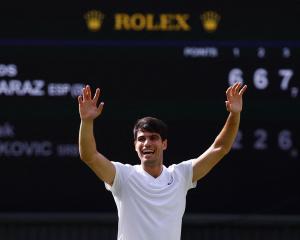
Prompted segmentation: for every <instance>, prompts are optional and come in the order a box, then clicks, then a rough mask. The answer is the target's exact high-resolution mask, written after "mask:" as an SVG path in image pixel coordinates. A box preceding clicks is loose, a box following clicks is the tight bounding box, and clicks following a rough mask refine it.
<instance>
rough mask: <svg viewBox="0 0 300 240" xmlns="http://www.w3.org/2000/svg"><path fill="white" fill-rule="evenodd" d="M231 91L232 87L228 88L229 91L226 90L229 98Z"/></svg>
mask: <svg viewBox="0 0 300 240" xmlns="http://www.w3.org/2000/svg"><path fill="white" fill-rule="evenodd" d="M231 89H232V86H231V87H229V88H227V90H226V95H227V97H229V96H230V92H231Z"/></svg>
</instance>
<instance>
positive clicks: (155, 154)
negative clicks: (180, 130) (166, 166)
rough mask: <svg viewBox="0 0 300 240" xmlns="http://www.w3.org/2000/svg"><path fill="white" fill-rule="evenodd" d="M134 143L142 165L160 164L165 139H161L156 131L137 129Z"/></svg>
mask: <svg viewBox="0 0 300 240" xmlns="http://www.w3.org/2000/svg"><path fill="white" fill-rule="evenodd" d="M134 145H135V150H136V152H137V154H138V156H139V158H140V160H141V163H142V165H143V166H148V167H155V166H159V165H162V163H163V151H164V150H165V149H166V148H167V140H164V141H163V140H162V139H161V137H160V135H159V134H158V133H155V132H147V131H141V130H139V131H138V132H137V137H136V140H135V142H134Z"/></svg>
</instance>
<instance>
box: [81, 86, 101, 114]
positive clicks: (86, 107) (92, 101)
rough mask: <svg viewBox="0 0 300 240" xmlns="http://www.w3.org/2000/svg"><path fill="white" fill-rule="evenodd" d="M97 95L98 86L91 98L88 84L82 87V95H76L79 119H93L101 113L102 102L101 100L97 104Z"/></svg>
mask: <svg viewBox="0 0 300 240" xmlns="http://www.w3.org/2000/svg"><path fill="white" fill-rule="evenodd" d="M99 96H100V89H99V88H97V89H96V93H95V95H94V97H93V98H92V91H91V88H90V86H88V85H87V86H86V87H84V88H83V89H82V96H79V97H78V103H79V114H80V118H81V120H94V119H95V118H97V117H98V116H99V115H100V114H101V112H102V109H103V105H104V103H103V102H101V103H100V104H99V105H98V106H97V102H98V99H99Z"/></svg>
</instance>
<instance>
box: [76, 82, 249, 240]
mask: <svg viewBox="0 0 300 240" xmlns="http://www.w3.org/2000/svg"><path fill="white" fill-rule="evenodd" d="M246 88H247V86H246V85H245V86H243V87H242V84H241V83H236V84H234V85H233V86H231V87H229V88H228V89H227V91H226V96H227V101H226V108H227V110H228V111H229V116H228V118H227V120H226V123H225V125H224V127H223V129H222V130H221V132H220V133H219V135H218V136H217V137H216V139H215V141H214V142H213V144H212V145H211V146H210V147H209V148H208V149H207V150H206V151H205V152H204V153H203V154H201V155H200V156H199V157H197V158H195V159H192V160H188V161H183V162H181V163H179V164H173V165H172V166H170V167H168V168H167V167H165V166H164V165H163V152H164V150H166V148H167V127H166V125H165V124H164V123H163V122H162V121H161V120H159V119H156V118H152V117H146V118H142V119H140V120H138V121H137V122H136V124H135V126H134V146H135V150H136V152H137V154H138V156H139V158H140V161H141V164H140V165H135V166H132V165H129V164H122V163H120V162H111V161H110V160H108V159H107V158H106V157H105V156H103V155H102V154H101V153H99V152H98V151H97V149H96V143H95V138H94V134H93V121H94V119H96V118H97V117H98V116H99V115H100V114H101V112H102V109H103V106H104V103H103V102H101V103H100V104H99V105H98V104H97V102H98V100H99V96H100V89H99V88H98V89H97V90H96V93H95V95H94V97H93V98H92V93H91V88H90V87H89V86H86V87H85V88H83V90H82V96H79V97H78V102H79V113H80V117H81V125H80V130H79V152H80V157H81V159H82V160H83V161H84V162H85V163H86V164H87V165H88V166H89V167H90V168H91V169H92V170H93V171H94V172H95V174H96V175H97V176H98V177H99V178H100V179H101V180H102V181H104V182H105V186H106V188H107V189H108V190H110V191H111V192H112V194H113V196H114V199H115V202H116V205H117V209H118V216H119V224H118V240H147V239H149V240H154V239H155V240H179V239H180V235H181V224H182V216H183V214H184V211H185V204H186V194H187V191H188V190H189V189H190V188H193V187H195V186H196V182H197V181H198V180H199V179H201V178H202V177H204V176H205V175H206V174H207V173H208V172H209V171H210V170H211V169H212V168H213V167H214V166H215V165H216V164H217V163H218V162H219V161H220V160H221V159H222V158H223V157H224V155H225V154H227V153H228V152H229V151H230V149H231V147H232V144H233V142H234V139H235V137H236V135H237V132H238V128H239V123H240V112H241V111H242V105H243V102H242V97H243V93H244V92H245V90H246Z"/></svg>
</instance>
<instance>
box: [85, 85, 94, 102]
mask: <svg viewBox="0 0 300 240" xmlns="http://www.w3.org/2000/svg"><path fill="white" fill-rule="evenodd" d="M85 90H86V96H87V99H88V100H90V99H91V98H92V97H91V96H92V91H91V87H90V86H89V85H86V88H85Z"/></svg>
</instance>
